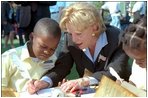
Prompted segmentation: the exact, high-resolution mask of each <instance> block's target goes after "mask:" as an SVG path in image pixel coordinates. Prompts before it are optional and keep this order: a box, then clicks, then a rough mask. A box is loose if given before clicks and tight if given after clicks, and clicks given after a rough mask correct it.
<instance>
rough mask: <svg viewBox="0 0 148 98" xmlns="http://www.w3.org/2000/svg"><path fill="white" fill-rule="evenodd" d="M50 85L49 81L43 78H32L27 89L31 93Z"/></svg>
mask: <svg viewBox="0 0 148 98" xmlns="http://www.w3.org/2000/svg"><path fill="white" fill-rule="evenodd" d="M48 86H49V83H47V82H45V81H42V80H31V81H29V82H28V85H27V91H28V92H29V94H34V93H36V92H37V91H39V90H40V89H44V88H46V87H48Z"/></svg>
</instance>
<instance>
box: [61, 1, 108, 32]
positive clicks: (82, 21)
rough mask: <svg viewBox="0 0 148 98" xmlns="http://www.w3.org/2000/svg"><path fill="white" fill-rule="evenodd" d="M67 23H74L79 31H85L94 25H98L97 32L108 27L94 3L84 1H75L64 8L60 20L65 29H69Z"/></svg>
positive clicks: (62, 27)
mask: <svg viewBox="0 0 148 98" xmlns="http://www.w3.org/2000/svg"><path fill="white" fill-rule="evenodd" d="M66 23H69V24H72V25H73V26H74V27H75V29H76V30H77V31H83V30H85V29H86V28H88V27H89V26H92V25H98V31H97V33H101V32H104V31H105V29H106V27H105V25H104V22H103V20H102V17H101V15H100V14H99V11H98V10H97V9H96V8H95V7H94V6H93V5H91V4H89V3H84V2H78V3H74V4H72V5H70V6H69V7H67V8H65V9H64V10H63V12H62V15H61V21H60V27H61V29H62V30H63V31H67V28H66Z"/></svg>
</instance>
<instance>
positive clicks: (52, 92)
mask: <svg viewBox="0 0 148 98" xmlns="http://www.w3.org/2000/svg"><path fill="white" fill-rule="evenodd" d="M21 96H23V97H24V96H35V97H64V93H63V92H62V91H61V90H60V89H58V88H46V89H42V90H39V91H38V92H36V93H35V94H33V95H30V94H29V93H28V92H27V91H26V92H21V93H20V97H21Z"/></svg>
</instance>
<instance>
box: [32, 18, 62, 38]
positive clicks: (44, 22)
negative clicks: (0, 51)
mask: <svg viewBox="0 0 148 98" xmlns="http://www.w3.org/2000/svg"><path fill="white" fill-rule="evenodd" d="M33 32H34V33H36V34H40V35H46V36H49V35H50V36H51V35H52V36H53V37H55V38H57V37H60V36H61V29H60V27H59V24H58V23H57V22H56V21H55V20H53V19H50V18H42V19H40V20H39V21H38V22H37V23H36V25H35V27H34V29H33Z"/></svg>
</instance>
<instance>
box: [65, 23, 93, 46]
mask: <svg viewBox="0 0 148 98" xmlns="http://www.w3.org/2000/svg"><path fill="white" fill-rule="evenodd" d="M66 27H67V31H68V33H70V35H71V37H72V41H73V42H74V43H75V44H76V45H77V47H79V48H80V49H85V48H88V47H89V46H91V44H92V43H91V42H92V40H94V38H93V37H92V33H93V29H92V27H91V26H90V27H88V28H86V29H85V30H83V31H81V32H80V31H76V30H75V28H74V27H73V26H72V25H70V24H66Z"/></svg>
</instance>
